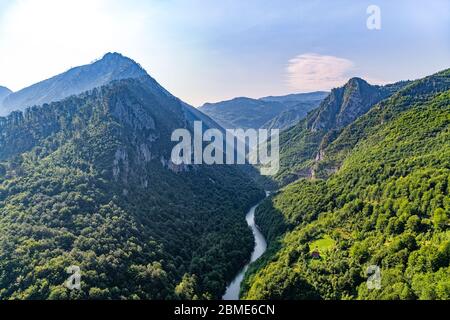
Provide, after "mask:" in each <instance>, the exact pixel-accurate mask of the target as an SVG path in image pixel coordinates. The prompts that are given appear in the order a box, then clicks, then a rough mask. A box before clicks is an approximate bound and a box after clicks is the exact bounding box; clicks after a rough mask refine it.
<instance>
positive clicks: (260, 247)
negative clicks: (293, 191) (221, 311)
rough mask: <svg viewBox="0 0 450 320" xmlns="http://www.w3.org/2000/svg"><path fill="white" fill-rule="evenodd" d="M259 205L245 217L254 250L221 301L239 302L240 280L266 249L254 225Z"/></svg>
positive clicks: (265, 243) (264, 240)
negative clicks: (250, 230) (253, 239)
mask: <svg viewBox="0 0 450 320" xmlns="http://www.w3.org/2000/svg"><path fill="white" fill-rule="evenodd" d="M266 196H269V192H267V191H266ZM260 203H261V202H260ZM260 203H258V204H257V205H256V206H254V207H252V208H251V209H250V210H249V211H248V213H247V215H246V216H245V219H246V220H247V224H248V225H249V227H250V228H251V229H252V231H253V236H254V238H255V248H254V249H253V253H252V256H251V258H250V262H249V263H248V264H247V265H246V266H245V267H244V268H243V269H242V270H241V271H240V272H239V273H238V274H237V276H236V277H235V278H234V279H233V281H232V282H231V283H230V284H229V285H228V287H227V291H226V292H225V294H224V295H223V297H222V299H223V300H239V292H240V290H241V283H242V280H244V276H245V272H247V270H248V267H249V266H250V264H251V263H253V262H255V261H256V260H258V258H259V257H261V256H262V255H263V253H264V252H265V251H266V249H267V242H266V239H265V238H264V236H263V235H262V233H261V231H259V228H258V226H257V225H256V223H255V210H256V208H257V207H258V206H259V205H260Z"/></svg>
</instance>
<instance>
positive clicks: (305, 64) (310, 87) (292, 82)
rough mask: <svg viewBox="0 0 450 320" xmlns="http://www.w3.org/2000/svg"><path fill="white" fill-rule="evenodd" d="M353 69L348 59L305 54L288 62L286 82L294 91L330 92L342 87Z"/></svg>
mask: <svg viewBox="0 0 450 320" xmlns="http://www.w3.org/2000/svg"><path fill="white" fill-rule="evenodd" d="M353 68H354V64H353V62H352V61H350V60H348V59H344V58H338V57H334V56H325V55H319V54H315V53H306V54H301V55H298V56H296V57H295V58H293V59H291V60H289V64H288V66H287V68H286V72H287V81H288V84H289V86H291V87H292V88H293V89H295V90H300V91H314V90H330V89H332V88H335V87H339V86H341V85H343V84H344V83H345V82H346V81H347V80H348V78H349V75H350V73H351V71H352V69H353Z"/></svg>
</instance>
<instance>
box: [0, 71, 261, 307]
mask: <svg viewBox="0 0 450 320" xmlns="http://www.w3.org/2000/svg"><path fill="white" fill-rule="evenodd" d="M182 114H183V113H182V111H181V102H179V100H177V99H172V98H170V97H164V96H156V95H155V94H154V93H153V92H151V91H150V89H149V87H148V86H147V85H146V84H145V83H144V82H142V81H137V80H124V81H119V82H116V83H113V84H111V85H108V86H105V87H102V88H99V89H95V90H93V91H91V92H88V93H86V94H83V95H81V96H76V97H71V98H68V99H66V100H64V101H62V102H57V103H52V104H50V105H48V104H47V105H44V106H42V107H34V108H31V109H28V110H27V111H25V112H24V113H22V112H17V113H13V114H12V115H10V116H9V117H8V118H0V300H5V299H213V298H219V297H221V296H222V294H223V293H224V291H225V286H226V284H227V282H229V281H230V280H231V278H232V277H233V275H234V274H235V273H237V271H238V270H239V269H240V268H241V267H242V266H243V264H244V263H245V261H247V260H248V257H249V256H250V253H251V250H252V248H253V238H252V234H251V231H250V230H249V229H248V228H247V225H246V223H245V212H246V211H247V210H248V208H249V207H250V206H252V205H253V204H254V203H255V202H257V201H258V200H259V199H261V198H263V197H264V192H263V191H262V190H261V189H259V188H257V187H256V186H255V185H254V183H253V182H252V181H251V179H249V178H248V177H247V176H246V175H245V174H243V173H242V172H241V171H240V170H238V169H237V168H235V167H233V166H218V167H208V166H205V167H179V168H169V167H168V165H167V162H166V161H165V159H168V158H169V157H170V153H168V152H170V150H171V146H170V145H168V144H167V143H166V141H170V136H169V134H170V133H171V132H172V130H173V128H178V127H183V126H186V125H187V124H186V123H184V122H183V121H184V120H183V116H182ZM72 265H75V266H79V267H80V269H81V275H82V277H81V290H69V289H67V288H66V287H65V286H64V283H65V281H66V279H67V278H68V277H69V274H67V272H66V268H67V267H69V266H72Z"/></svg>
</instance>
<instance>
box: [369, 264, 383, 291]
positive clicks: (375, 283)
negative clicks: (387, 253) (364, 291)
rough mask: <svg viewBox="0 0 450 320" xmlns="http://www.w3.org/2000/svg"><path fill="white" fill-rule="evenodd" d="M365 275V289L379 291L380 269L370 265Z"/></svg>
mask: <svg viewBox="0 0 450 320" xmlns="http://www.w3.org/2000/svg"><path fill="white" fill-rule="evenodd" d="M366 274H367V276H368V278H367V288H368V289H369V290H380V289H381V269H380V267H379V266H375V265H371V266H369V267H367V271H366Z"/></svg>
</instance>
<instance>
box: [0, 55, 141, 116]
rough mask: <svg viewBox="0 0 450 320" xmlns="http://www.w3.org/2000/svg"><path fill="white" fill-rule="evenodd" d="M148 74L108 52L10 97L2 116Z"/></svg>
mask: <svg viewBox="0 0 450 320" xmlns="http://www.w3.org/2000/svg"><path fill="white" fill-rule="evenodd" d="M146 75H147V73H146V71H145V70H144V69H143V68H142V67H141V66H140V65H139V64H137V63H136V62H135V61H133V60H132V59H130V58H127V57H124V56H123V55H121V54H119V53H107V54H105V56H104V57H103V58H102V59H100V60H98V61H96V62H94V63H92V64H88V65H84V66H80V67H75V68H72V69H70V70H68V71H66V72H64V73H62V74H59V75H57V76H54V77H52V78H50V79H47V80H44V81H41V82H39V83H36V84H34V85H32V86H30V87H27V88H24V89H22V90H20V91H17V92H14V93H11V94H9V95H8V96H6V97H5V98H4V99H3V102H2V104H1V107H0V116H2V115H3V116H5V115H7V114H9V113H10V112H12V111H17V110H24V109H25V108H27V107H31V106H34V105H42V104H44V103H50V102H55V101H60V100H62V99H64V98H67V97H69V96H71V95H76V94H80V93H82V92H84V91H87V90H90V89H93V88H98V87H101V86H102V85H106V84H108V83H110V82H111V81H114V80H120V79H128V78H139V77H143V76H146Z"/></svg>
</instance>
